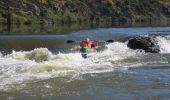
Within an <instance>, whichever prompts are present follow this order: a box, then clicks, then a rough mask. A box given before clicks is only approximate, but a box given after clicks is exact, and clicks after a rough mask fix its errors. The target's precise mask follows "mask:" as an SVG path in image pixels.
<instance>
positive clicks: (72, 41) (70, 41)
mask: <svg viewBox="0 0 170 100" xmlns="http://www.w3.org/2000/svg"><path fill="white" fill-rule="evenodd" d="M66 42H67V43H75V42H80V41H74V40H67V41H66ZM95 42H108V43H113V42H114V40H106V41H95Z"/></svg>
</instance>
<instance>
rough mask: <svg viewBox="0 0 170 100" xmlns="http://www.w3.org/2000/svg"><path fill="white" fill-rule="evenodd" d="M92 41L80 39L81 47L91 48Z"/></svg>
mask: <svg viewBox="0 0 170 100" xmlns="http://www.w3.org/2000/svg"><path fill="white" fill-rule="evenodd" d="M91 45H92V42H91V41H82V43H81V48H85V47H87V48H91Z"/></svg>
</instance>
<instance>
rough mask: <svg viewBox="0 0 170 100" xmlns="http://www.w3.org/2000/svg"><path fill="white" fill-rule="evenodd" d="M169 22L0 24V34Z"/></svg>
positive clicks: (163, 23) (41, 32)
mask: <svg viewBox="0 0 170 100" xmlns="http://www.w3.org/2000/svg"><path fill="white" fill-rule="evenodd" d="M169 25H170V23H169V22H159V23H158V22H152V23H151V22H147V23H114V24H112V23H109V22H105V23H104V22H103V23H99V24H93V23H74V24H60V25H59V24H55V25H43V24H34V25H19V24H15V25H0V34H1V35H28V34H32V35H33V34H67V33H71V32H72V31H78V30H82V29H91V28H99V27H100V28H102V27H103V28H104V27H141V26H142V27H144V26H169Z"/></svg>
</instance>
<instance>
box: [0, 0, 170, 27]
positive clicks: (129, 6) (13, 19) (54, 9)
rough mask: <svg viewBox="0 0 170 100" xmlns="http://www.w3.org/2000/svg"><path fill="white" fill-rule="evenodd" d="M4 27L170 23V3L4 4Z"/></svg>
mask: <svg viewBox="0 0 170 100" xmlns="http://www.w3.org/2000/svg"><path fill="white" fill-rule="evenodd" d="M0 13H1V14H0V24H1V25H7V28H11V26H12V24H14V25H18V26H20V25H34V24H42V25H54V24H61V25H63V24H68V25H69V24H75V23H78V24H82V23H83V24H87V23H90V24H91V25H93V24H95V25H100V24H103V23H109V24H112V25H115V24H117V23H128V24H133V23H145V22H147V23H152V22H169V21H170V1H169V0H87V1H85V0H1V1H0Z"/></svg>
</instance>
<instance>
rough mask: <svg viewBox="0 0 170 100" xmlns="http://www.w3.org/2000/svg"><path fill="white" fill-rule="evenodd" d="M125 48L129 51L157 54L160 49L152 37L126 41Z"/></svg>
mask: <svg viewBox="0 0 170 100" xmlns="http://www.w3.org/2000/svg"><path fill="white" fill-rule="evenodd" d="M127 46H128V47H129V48H131V49H142V50H144V51H145V52H150V53H159V52H160V48H159V46H158V45H157V42H156V41H155V39H154V38H153V37H135V38H131V39H129V40H128V44H127Z"/></svg>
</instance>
